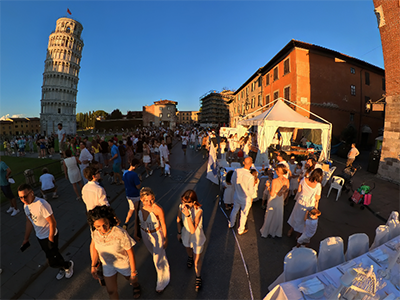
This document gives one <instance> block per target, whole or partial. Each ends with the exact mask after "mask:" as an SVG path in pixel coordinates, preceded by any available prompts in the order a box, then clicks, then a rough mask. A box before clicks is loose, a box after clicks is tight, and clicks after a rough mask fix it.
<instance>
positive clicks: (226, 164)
mask: <svg viewBox="0 0 400 300" xmlns="http://www.w3.org/2000/svg"><path fill="white" fill-rule="evenodd" d="M218 164H219V166H220V167H224V168H229V163H228V162H227V161H226V160H225V159H221V160H220V161H219V162H218Z"/></svg>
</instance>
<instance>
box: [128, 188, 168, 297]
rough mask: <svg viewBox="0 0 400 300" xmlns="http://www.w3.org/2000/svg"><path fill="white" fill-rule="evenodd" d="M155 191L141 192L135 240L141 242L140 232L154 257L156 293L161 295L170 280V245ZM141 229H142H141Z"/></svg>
mask: <svg viewBox="0 0 400 300" xmlns="http://www.w3.org/2000/svg"><path fill="white" fill-rule="evenodd" d="M154 200H155V196H154V193H153V191H152V190H151V189H150V188H148V187H144V188H142V189H141V190H140V201H138V202H136V203H135V211H136V219H135V222H136V223H135V235H134V237H135V240H137V241H140V237H139V236H138V231H139V230H140V232H141V236H142V239H143V243H144V244H145V245H146V248H147V250H149V252H150V254H152V255H153V261H154V266H155V267H156V271H157V286H156V292H157V293H161V292H163V291H164V289H165V288H166V287H167V285H168V283H169V280H170V272H169V263H168V260H167V256H166V253H165V249H166V248H167V245H168V238H167V226H166V225H165V217H164V211H163V209H162V208H161V207H160V206H159V205H158V204H156V203H154ZM139 227H140V229H139Z"/></svg>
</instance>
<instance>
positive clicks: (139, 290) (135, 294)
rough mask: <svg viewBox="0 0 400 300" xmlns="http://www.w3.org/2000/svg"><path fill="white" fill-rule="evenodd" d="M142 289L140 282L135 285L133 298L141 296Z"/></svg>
mask: <svg viewBox="0 0 400 300" xmlns="http://www.w3.org/2000/svg"><path fill="white" fill-rule="evenodd" d="M141 291H142V289H141V287H140V284H138V285H137V286H134V287H133V298H134V299H137V298H139V297H140V293H141Z"/></svg>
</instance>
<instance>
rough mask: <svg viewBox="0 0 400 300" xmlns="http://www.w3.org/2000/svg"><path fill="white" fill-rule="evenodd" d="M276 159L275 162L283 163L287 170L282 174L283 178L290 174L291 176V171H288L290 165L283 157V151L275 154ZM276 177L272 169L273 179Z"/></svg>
mask: <svg viewBox="0 0 400 300" xmlns="http://www.w3.org/2000/svg"><path fill="white" fill-rule="evenodd" d="M276 160H277V161H278V162H277V163H276V164H277V165H284V166H286V168H287V169H288V172H287V173H286V174H285V175H283V176H284V177H285V178H287V179H289V177H290V176H292V172H291V171H290V166H289V164H288V162H287V161H286V160H284V159H283V153H282V152H279V153H278V155H277V156H276ZM275 178H278V175H276V172H275V171H274V179H275Z"/></svg>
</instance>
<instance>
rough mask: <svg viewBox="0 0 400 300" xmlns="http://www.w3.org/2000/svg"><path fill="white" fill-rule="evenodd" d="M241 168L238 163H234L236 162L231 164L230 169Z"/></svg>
mask: <svg viewBox="0 0 400 300" xmlns="http://www.w3.org/2000/svg"><path fill="white" fill-rule="evenodd" d="M241 167H242V165H241V164H240V162H236V161H234V162H231V168H234V169H238V168H241Z"/></svg>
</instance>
